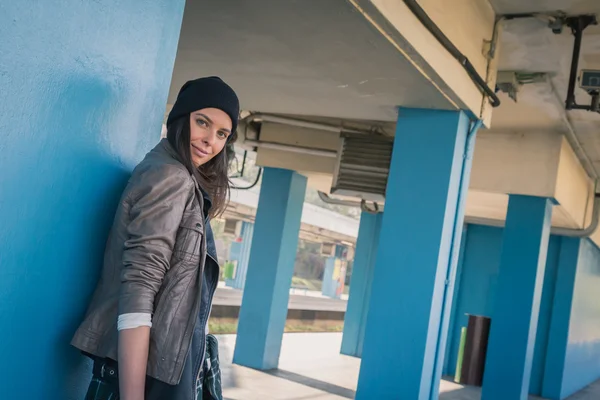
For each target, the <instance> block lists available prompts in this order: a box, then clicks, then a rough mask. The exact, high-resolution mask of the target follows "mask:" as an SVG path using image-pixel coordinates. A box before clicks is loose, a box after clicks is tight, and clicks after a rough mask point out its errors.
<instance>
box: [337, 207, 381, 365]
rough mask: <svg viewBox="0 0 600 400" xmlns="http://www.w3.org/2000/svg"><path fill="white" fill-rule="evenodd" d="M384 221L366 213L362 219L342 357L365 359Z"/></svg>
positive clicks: (351, 283)
mask: <svg viewBox="0 0 600 400" xmlns="http://www.w3.org/2000/svg"><path fill="white" fill-rule="evenodd" d="M382 218H383V214H381V213H380V214H369V213H366V212H363V213H362V215H361V216H360V227H359V230H358V239H357V240H356V253H355V255H354V264H353V266H352V276H351V278H350V295H349V297H348V307H347V309H346V315H345V317H344V334H343V337H342V349H341V353H342V354H346V355H348V356H354V357H361V355H362V349H363V343H364V338H365V327H366V325H367V312H368V310H369V299H370V298H371V287H372V284H373V272H374V270H375V256H376V255H377V246H378V244H379V232H380V230H381V220H382Z"/></svg>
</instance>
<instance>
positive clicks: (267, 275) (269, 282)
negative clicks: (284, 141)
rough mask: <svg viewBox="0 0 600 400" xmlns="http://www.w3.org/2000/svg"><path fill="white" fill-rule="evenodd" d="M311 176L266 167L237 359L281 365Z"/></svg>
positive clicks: (250, 364)
mask: <svg viewBox="0 0 600 400" xmlns="http://www.w3.org/2000/svg"><path fill="white" fill-rule="evenodd" d="M305 193H306V177H304V176H302V175H299V174H297V173H295V172H293V171H288V170H283V169H276V168H265V169H264V173H263V179H262V184H261V188H260V198H259V200H258V210H257V212H256V222H255V224H254V234H253V240H252V248H251V250H250V262H249V265H248V272H247V275H246V284H245V286H244V295H243V298H242V307H241V309H240V316H239V325H238V331H237V340H236V345H235V352H234V356H233V361H234V363H236V364H240V365H244V366H247V367H251V368H256V369H263V370H266V369H273V368H277V365H278V363H279V353H280V350H281V339H282V337H283V330H284V327H285V320H286V317H287V310H288V300H289V291H290V286H291V283H292V276H293V273H294V263H295V260H296V251H297V248H298V235H299V233H300V220H301V217H302V206H303V204H304V197H305Z"/></svg>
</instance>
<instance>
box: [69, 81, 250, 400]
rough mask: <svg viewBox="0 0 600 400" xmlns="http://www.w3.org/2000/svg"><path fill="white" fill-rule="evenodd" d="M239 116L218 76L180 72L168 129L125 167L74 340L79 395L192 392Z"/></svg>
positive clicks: (136, 397)
mask: <svg viewBox="0 0 600 400" xmlns="http://www.w3.org/2000/svg"><path fill="white" fill-rule="evenodd" d="M238 116H239V102H238V98H237V96H236V94H235V92H234V91H233V89H231V88H230V87H229V86H228V85H227V84H225V83H224V82H223V81H222V80H221V79H219V78H217V77H209V78H201V79H196V80H194V81H190V82H187V83H186V84H185V85H184V86H183V87H182V88H181V90H180V92H179V95H178V96H177V100H176V102H175V104H174V106H173V109H172V110H171V112H170V114H169V117H168V119H167V138H166V139H163V140H162V141H161V142H160V143H159V144H158V145H157V146H156V147H155V148H154V149H153V150H152V151H150V152H149V153H148V154H147V155H146V157H145V158H144V160H143V161H142V162H141V163H140V164H139V165H138V166H137V167H136V168H135V170H134V171H133V174H132V176H131V178H130V180H129V183H128V185H127V187H126V189H125V191H124V193H123V195H122V198H121V202H120V204H119V207H118V209H117V213H116V216H115V219H114V222H113V227H112V230H111V233H110V236H109V239H108V243H107V246H106V250H105V253H104V267H103V270H102V274H101V277H100V281H99V283H98V286H97V288H96V291H95V293H94V296H93V298H92V301H91V304H90V306H89V309H88V312H87V314H86V317H85V319H84V321H83V323H82V324H81V326H80V327H79V329H78V330H77V332H76V334H75V336H74V338H73V340H72V344H73V345H74V346H75V347H77V348H78V349H80V350H81V351H82V352H84V353H85V354H86V355H88V356H90V357H91V358H92V359H93V360H94V370H93V377H92V382H91V384H90V388H89V390H88V395H87V397H86V399H94V400H104V399H110V400H114V399H121V400H141V399H143V400H158V399H169V400H192V399H196V397H197V393H196V391H197V385H198V383H199V382H201V377H202V374H203V372H204V373H206V372H208V371H206V370H205V368H206V365H207V364H209V362H205V353H206V343H207V330H208V329H207V328H208V316H209V313H210V308H211V302H212V297H213V295H214V291H215V289H216V286H217V282H218V276H219V266H218V263H217V257H216V248H215V244H214V239H213V235H212V231H211V229H210V224H209V219H210V217H214V216H215V215H219V214H220V213H221V212H223V211H224V209H225V207H226V201H227V199H228V194H229V180H228V178H227V167H228V157H227V156H228V152H227V148H228V147H229V149H231V144H232V143H233V142H234V141H235V139H236V127H237V123H238ZM209 345H211V348H212V347H213V345H214V342H213V341H210V340H209ZM203 370H204V371H203ZM215 396H216V397H220V394H216V395H215ZM205 399H206V398H205Z"/></svg>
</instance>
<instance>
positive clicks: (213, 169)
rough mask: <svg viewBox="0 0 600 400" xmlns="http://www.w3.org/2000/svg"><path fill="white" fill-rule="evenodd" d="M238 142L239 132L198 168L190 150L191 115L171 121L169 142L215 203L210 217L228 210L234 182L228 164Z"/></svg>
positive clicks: (230, 137) (168, 130) (168, 133)
mask: <svg viewBox="0 0 600 400" xmlns="http://www.w3.org/2000/svg"><path fill="white" fill-rule="evenodd" d="M236 139H237V132H233V133H232V134H231V135H229V137H228V138H227V144H226V145H225V147H224V148H223V150H222V151H221V152H220V153H219V154H217V155H216V156H215V157H213V158H212V159H211V160H210V161H209V162H207V163H206V164H203V165H201V166H200V167H196V166H195V165H194V163H193V162H192V153H191V150H190V146H191V143H190V140H191V139H190V115H189V114H187V115H185V116H183V117H180V118H177V119H176V120H175V121H173V122H171V124H170V125H169V128H168V129H167V140H168V141H169V143H170V144H171V146H173V148H174V149H175V151H176V152H177V154H178V155H179V158H180V160H179V161H181V163H182V164H183V165H185V167H186V168H187V169H188V171H190V174H192V175H193V176H194V177H195V178H196V180H197V181H198V184H199V185H200V187H201V188H202V189H203V190H204V191H205V192H206V193H208V195H209V196H210V199H211V201H212V207H211V209H210V213H209V216H210V217H211V218H214V217H217V216H219V215H221V214H223V212H225V209H226V208H227V203H228V202H229V192H230V190H231V181H230V180H229V176H228V170H229V163H230V162H231V160H232V159H233V157H234V156H235V153H234V151H233V143H234V142H235V141H236Z"/></svg>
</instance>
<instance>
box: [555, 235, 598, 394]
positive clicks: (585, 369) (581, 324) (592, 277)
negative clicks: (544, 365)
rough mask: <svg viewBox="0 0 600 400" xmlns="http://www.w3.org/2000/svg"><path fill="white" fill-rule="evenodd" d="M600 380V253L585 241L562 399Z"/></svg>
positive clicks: (583, 242)
mask: <svg viewBox="0 0 600 400" xmlns="http://www.w3.org/2000/svg"><path fill="white" fill-rule="evenodd" d="M599 378H600V250H598V248H597V247H596V246H595V245H594V244H592V243H591V242H590V241H589V240H582V241H581V247H580V249H579V262H578V265H577V274H576V277H575V289H574V292H573V300H572V307H571V322H570V324H569V338H568V344H567V352H566V356H565V368H564V375H563V384H562V392H561V396H562V397H563V398H564V397H567V396H569V395H571V394H573V393H575V392H576V391H578V390H580V389H582V388H583V387H585V386H587V385H589V384H590V383H591V382H593V381H595V380H597V379H599Z"/></svg>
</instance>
